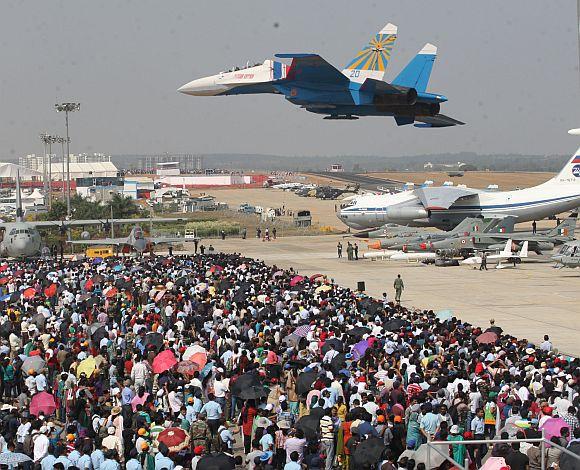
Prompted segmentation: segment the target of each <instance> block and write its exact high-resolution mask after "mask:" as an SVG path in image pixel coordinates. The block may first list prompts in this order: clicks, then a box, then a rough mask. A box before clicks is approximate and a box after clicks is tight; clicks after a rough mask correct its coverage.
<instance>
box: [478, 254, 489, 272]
mask: <svg viewBox="0 0 580 470" xmlns="http://www.w3.org/2000/svg"><path fill="white" fill-rule="evenodd" d="M484 269H485V270H486V271H487V253H486V252H485V251H484V252H483V253H482V254H481V265H480V266H479V270H480V271H482V270H484Z"/></svg>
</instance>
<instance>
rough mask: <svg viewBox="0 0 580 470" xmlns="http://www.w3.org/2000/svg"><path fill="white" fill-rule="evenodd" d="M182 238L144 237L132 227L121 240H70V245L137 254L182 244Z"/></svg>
mask: <svg viewBox="0 0 580 470" xmlns="http://www.w3.org/2000/svg"><path fill="white" fill-rule="evenodd" d="M184 242H185V239H184V238H183V237H146V236H145V234H144V232H143V229H142V228H141V227H139V226H138V225H137V226H135V227H133V229H132V230H131V233H129V235H128V236H126V237H121V238H99V239H94V240H70V241H68V243H70V244H72V245H113V246H116V247H118V248H121V249H122V250H123V252H124V253H126V252H128V251H130V250H133V251H136V252H137V253H139V254H143V252H145V251H151V250H152V248H153V246H155V245H159V244H162V243H166V244H173V243H184Z"/></svg>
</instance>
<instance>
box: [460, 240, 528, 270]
mask: <svg viewBox="0 0 580 470" xmlns="http://www.w3.org/2000/svg"><path fill="white" fill-rule="evenodd" d="M513 247H514V243H513V241H512V240H511V239H510V240H508V241H506V243H505V247H504V248H503V250H502V251H500V252H499V253H496V254H493V255H488V256H487V261H497V264H496V266H495V268H496V269H504V268H515V267H516V265H517V264H520V263H521V262H522V259H523V258H527V257H528V241H527V240H526V241H525V242H524V243H523V245H522V249H521V250H520V251H519V253H518V252H514V251H512V248H513ZM502 261H507V262H508V263H509V264H502ZM461 264H466V265H471V266H473V265H481V256H480V255H475V256H471V257H469V258H466V259H464V260H463V261H461Z"/></svg>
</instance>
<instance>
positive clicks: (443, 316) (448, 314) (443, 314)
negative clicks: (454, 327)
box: [435, 310, 453, 322]
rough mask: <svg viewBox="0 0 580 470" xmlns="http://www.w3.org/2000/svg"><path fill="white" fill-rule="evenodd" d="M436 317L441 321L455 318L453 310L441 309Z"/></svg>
mask: <svg viewBox="0 0 580 470" xmlns="http://www.w3.org/2000/svg"><path fill="white" fill-rule="evenodd" d="M435 318H437V319H438V320H439V321H441V322H444V321H447V320H451V319H452V318H453V312H452V311H451V310H439V311H438V312H437V313H436V314H435Z"/></svg>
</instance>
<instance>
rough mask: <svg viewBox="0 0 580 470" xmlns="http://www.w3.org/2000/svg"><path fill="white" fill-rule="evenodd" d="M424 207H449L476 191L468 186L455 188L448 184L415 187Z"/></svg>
mask: <svg viewBox="0 0 580 470" xmlns="http://www.w3.org/2000/svg"><path fill="white" fill-rule="evenodd" d="M415 194H416V195H417V197H419V199H420V201H421V203H422V204H423V207H425V209H449V208H450V207H451V206H452V205H453V204H454V203H455V202H456V201H458V200H459V199H461V198H464V197H469V196H475V195H477V194H479V192H478V191H475V190H473V189H468V188H456V187H448V186H440V187H435V188H433V187H431V188H419V189H415Z"/></svg>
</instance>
